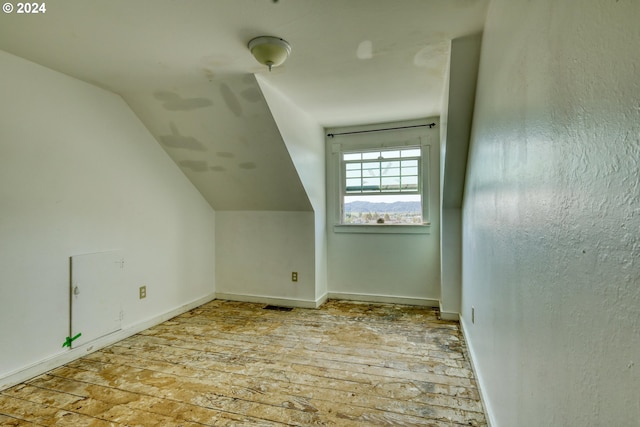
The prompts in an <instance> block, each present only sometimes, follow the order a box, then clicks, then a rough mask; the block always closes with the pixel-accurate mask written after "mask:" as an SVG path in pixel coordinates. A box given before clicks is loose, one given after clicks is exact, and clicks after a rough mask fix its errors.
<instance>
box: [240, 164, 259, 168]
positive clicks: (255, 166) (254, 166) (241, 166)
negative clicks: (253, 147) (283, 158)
mask: <svg viewBox="0 0 640 427" xmlns="http://www.w3.org/2000/svg"><path fill="white" fill-rule="evenodd" d="M238 167H239V168H240V169H255V168H257V167H258V165H256V164H255V163H253V162H244V163H240V164H239V165H238Z"/></svg>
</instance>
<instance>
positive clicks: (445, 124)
mask: <svg viewBox="0 0 640 427" xmlns="http://www.w3.org/2000/svg"><path fill="white" fill-rule="evenodd" d="M481 41H482V40H481V35H480V34H474V35H471V36H466V37H461V38H458V39H455V40H452V41H451V54H450V58H449V66H448V68H447V76H446V81H445V90H444V96H443V106H442V115H441V126H440V185H441V187H440V199H441V200H440V203H441V205H440V206H441V212H440V214H441V215H440V216H441V217H440V220H441V227H440V257H441V264H440V269H441V296H440V315H441V316H442V318H445V319H450V320H458V319H459V313H460V306H461V305H460V304H461V295H462V237H461V235H462V209H461V208H462V195H463V193H464V181H465V175H466V174H465V172H466V167H467V153H468V151H469V137H470V134H471V124H472V122H473V105H474V102H475V93H476V82H477V79H478V65H479V62H480V46H481Z"/></svg>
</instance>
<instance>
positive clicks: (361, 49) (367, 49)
mask: <svg viewBox="0 0 640 427" xmlns="http://www.w3.org/2000/svg"><path fill="white" fill-rule="evenodd" d="M356 56H357V57H358V59H371V58H373V42H372V41H371V40H364V41H361V42H360V44H359V45H358V49H357V50H356Z"/></svg>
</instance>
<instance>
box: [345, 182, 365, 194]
mask: <svg viewBox="0 0 640 427" xmlns="http://www.w3.org/2000/svg"><path fill="white" fill-rule="evenodd" d="M346 184H347V188H346V190H347V192H358V193H359V192H360V191H362V180H361V179H347V182H346Z"/></svg>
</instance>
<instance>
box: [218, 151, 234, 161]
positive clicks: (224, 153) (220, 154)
mask: <svg viewBox="0 0 640 427" xmlns="http://www.w3.org/2000/svg"><path fill="white" fill-rule="evenodd" d="M216 156H218V157H223V158H225V159H232V158H234V157H235V156H236V155H235V154H233V153H229V152H228V151H218V152H217V153H216Z"/></svg>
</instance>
